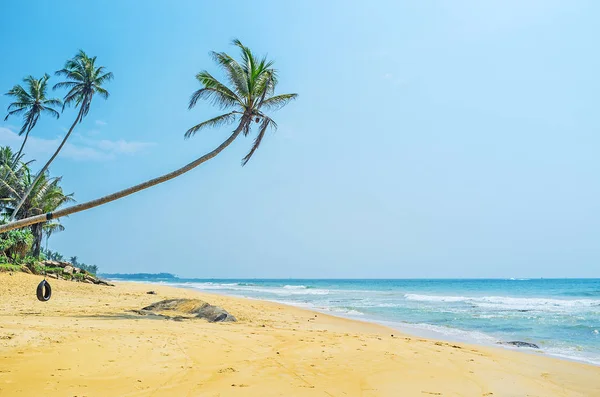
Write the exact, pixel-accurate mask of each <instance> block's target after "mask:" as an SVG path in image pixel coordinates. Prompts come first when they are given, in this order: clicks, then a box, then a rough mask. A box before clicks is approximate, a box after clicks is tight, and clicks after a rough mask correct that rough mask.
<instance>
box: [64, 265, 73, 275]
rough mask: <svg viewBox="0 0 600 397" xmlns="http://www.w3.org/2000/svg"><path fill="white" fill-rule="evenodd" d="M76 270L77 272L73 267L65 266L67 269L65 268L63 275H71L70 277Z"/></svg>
mask: <svg viewBox="0 0 600 397" xmlns="http://www.w3.org/2000/svg"><path fill="white" fill-rule="evenodd" d="M74 270H75V269H74V268H73V266H71V265H67V266H65V267H64V269H63V274H70V275H73V271H74Z"/></svg>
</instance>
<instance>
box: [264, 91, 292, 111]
mask: <svg viewBox="0 0 600 397" xmlns="http://www.w3.org/2000/svg"><path fill="white" fill-rule="evenodd" d="M296 98H298V94H281V95H275V96H272V97H270V98H266V99H265V100H264V101H263V102H262V105H261V108H264V109H267V110H278V109H281V108H282V107H284V106H285V105H287V104H288V103H290V102H291V101H293V100H295V99H296Z"/></svg>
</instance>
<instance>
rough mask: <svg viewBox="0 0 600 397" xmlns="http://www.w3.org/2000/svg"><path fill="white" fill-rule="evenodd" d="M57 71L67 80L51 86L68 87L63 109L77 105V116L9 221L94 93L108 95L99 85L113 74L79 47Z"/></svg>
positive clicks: (83, 115) (88, 109)
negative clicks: (73, 55)
mask: <svg viewBox="0 0 600 397" xmlns="http://www.w3.org/2000/svg"><path fill="white" fill-rule="evenodd" d="M56 74H57V75H59V76H64V77H65V78H66V79H65V81H63V82H60V83H58V84H56V85H54V89H57V88H67V89H68V90H69V92H67V94H66V95H65V97H64V103H63V110H64V108H65V106H71V105H73V106H75V108H77V107H79V112H77V117H76V118H75V121H74V122H73V124H72V125H71V128H69V131H68V132H67V135H65V137H64V138H63V140H62V142H61V143H60V145H59V146H58V148H57V149H56V151H55V152H54V154H53V155H52V157H50V160H48V162H47V163H46V164H45V165H44V166H43V167H42V169H41V170H40V172H39V173H38V174H37V176H36V178H35V180H34V182H33V183H32V184H31V186H30V190H29V191H27V192H25V194H24V195H23V197H22V199H21V202H19V203H18V204H17V206H16V207H15V211H14V212H13V214H12V215H11V220H14V219H15V218H16V216H17V214H18V212H19V209H20V208H21V206H22V205H23V202H24V201H25V200H26V199H27V197H28V196H29V194H30V193H31V189H33V186H35V182H36V181H37V180H38V179H39V178H41V176H42V175H43V174H44V173H45V172H46V170H47V169H48V167H49V166H50V164H52V162H53V161H54V159H55V158H56V156H58V153H60V151H61V149H62V148H63V146H64V145H65V143H66V142H67V139H69V136H71V133H72V132H73V130H74V129H75V126H76V125H77V123H81V122H82V121H83V118H84V117H85V116H87V114H88V112H89V111H90V105H91V103H92V98H93V97H94V95H95V94H98V95H100V96H101V97H103V98H104V99H107V98H108V95H109V94H108V91H106V89H105V88H104V87H102V85H103V84H104V83H106V82H107V81H110V80H112V78H113V74H112V73H111V72H107V71H106V68H105V67H104V66H96V57H89V56H87V54H86V53H85V52H83V51H82V50H79V52H78V53H77V55H75V57H73V58H72V59H69V60H68V61H67V62H66V63H65V67H64V68H63V69H61V70H59V71H57V72H56Z"/></svg>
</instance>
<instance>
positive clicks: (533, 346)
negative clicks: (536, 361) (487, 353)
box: [498, 340, 540, 349]
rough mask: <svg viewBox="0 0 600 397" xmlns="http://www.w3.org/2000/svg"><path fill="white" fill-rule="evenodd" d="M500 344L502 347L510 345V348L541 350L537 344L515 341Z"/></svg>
mask: <svg viewBox="0 0 600 397" xmlns="http://www.w3.org/2000/svg"><path fill="white" fill-rule="evenodd" d="M498 343H499V344H500V345H509V346H516V347H529V348H531V349H539V348H540V347H539V346H538V345H536V344H535V343H529V342H521V341H520V340H513V341H510V342H498Z"/></svg>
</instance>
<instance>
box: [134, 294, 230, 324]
mask: <svg viewBox="0 0 600 397" xmlns="http://www.w3.org/2000/svg"><path fill="white" fill-rule="evenodd" d="M136 312H137V313H138V314H154V315H158V316H163V317H166V318H170V319H177V320H182V319H186V318H203V319H206V320H208V322H211V323H218V322H229V321H237V319H236V318H235V317H234V316H232V315H231V314H229V313H228V312H227V311H226V310H225V309H222V308H220V307H218V306H213V305H210V304H208V303H206V302H204V301H201V300H199V299H167V300H163V301H160V302H156V303H153V304H151V305H150V306H146V307H144V308H143V309H142V310H139V311H136Z"/></svg>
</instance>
